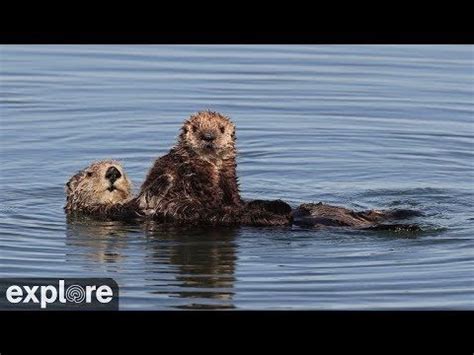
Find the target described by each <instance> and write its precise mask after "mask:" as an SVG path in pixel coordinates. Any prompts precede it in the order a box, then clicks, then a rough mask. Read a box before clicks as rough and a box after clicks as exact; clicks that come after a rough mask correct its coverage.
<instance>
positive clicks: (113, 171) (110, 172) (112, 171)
mask: <svg viewBox="0 0 474 355" xmlns="http://www.w3.org/2000/svg"><path fill="white" fill-rule="evenodd" d="M121 176H122V174H120V171H119V170H118V169H117V168H116V167H115V166H111V167H110V168H108V169H107V172H106V173H105V178H106V179H108V180H110V182H111V183H112V184H113V183H114V182H115V181H116V180H118V179H120V177H121Z"/></svg>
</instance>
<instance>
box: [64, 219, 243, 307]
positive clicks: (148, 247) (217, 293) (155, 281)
mask: <svg viewBox="0 0 474 355" xmlns="http://www.w3.org/2000/svg"><path fill="white" fill-rule="evenodd" d="M237 233H238V228H230V227H219V228H211V227H208V228H205V227H182V226H179V227H177V226H171V225H160V224H157V223H154V222H146V223H141V224H138V225H130V224H126V223H123V222H117V221H94V220H91V219H88V218H71V217H68V218H67V229H66V236H67V238H66V243H67V245H68V246H69V247H70V250H72V251H73V252H71V253H68V254H67V261H68V262H70V263H75V262H78V259H80V260H79V263H80V264H82V265H88V267H90V269H91V270H97V268H98V267H104V268H105V269H106V271H107V272H117V271H120V270H122V271H123V270H124V269H128V268H130V266H129V265H128V264H127V260H126V257H127V256H126V255H127V252H126V251H125V249H127V247H128V246H129V245H128V244H134V245H136V246H138V249H139V250H137V249H135V252H136V253H138V254H140V255H142V256H143V258H144V260H145V262H144V263H143V265H140V266H138V265H134V266H133V267H138V269H139V270H141V272H142V274H143V278H142V280H143V281H138V279H137V282H142V284H141V285H140V287H145V288H146V289H147V292H148V293H149V294H151V295H152V298H155V299H156V301H158V302H159V301H160V299H162V298H161V297H163V296H167V297H169V298H174V299H175V301H174V302H173V303H174V305H173V306H174V307H175V308H178V309H231V308H234V302H233V296H234V282H235V267H236V261H237V244H236V242H235V237H236V234H237ZM139 234H141V235H143V234H145V236H146V238H139V237H138V235H139ZM132 239H133V241H132ZM84 259H85V260H84ZM84 261H86V262H85V263H84ZM91 261H92V263H91ZM176 299H180V300H179V301H178V302H176Z"/></svg>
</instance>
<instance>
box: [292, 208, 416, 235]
mask: <svg viewBox="0 0 474 355" xmlns="http://www.w3.org/2000/svg"><path fill="white" fill-rule="evenodd" d="M421 215H422V214H421V213H420V212H417V211H413V210H405V209H393V210H367V211H359V212H356V211H353V210H350V209H347V208H344V207H339V206H332V205H327V204H323V203H322V202H319V203H304V204H302V205H300V206H299V207H298V208H296V209H295V210H294V211H293V223H294V224H297V225H303V226H313V227H350V228H358V229H376V230H384V229H387V230H391V229H397V228H398V229H406V230H415V229H417V226H415V225H410V224H384V222H387V221H392V220H397V219H405V218H411V217H415V216H421Z"/></svg>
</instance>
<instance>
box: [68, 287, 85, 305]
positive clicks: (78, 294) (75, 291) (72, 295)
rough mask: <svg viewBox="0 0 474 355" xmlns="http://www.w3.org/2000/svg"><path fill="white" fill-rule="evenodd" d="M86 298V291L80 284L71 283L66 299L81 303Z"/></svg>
mask: <svg viewBox="0 0 474 355" xmlns="http://www.w3.org/2000/svg"><path fill="white" fill-rule="evenodd" d="M85 298H86V292H85V291H84V289H83V288H82V286H79V285H71V286H69V287H68V288H67V290H66V300H68V301H69V302H73V303H81V302H83V301H84V300H85Z"/></svg>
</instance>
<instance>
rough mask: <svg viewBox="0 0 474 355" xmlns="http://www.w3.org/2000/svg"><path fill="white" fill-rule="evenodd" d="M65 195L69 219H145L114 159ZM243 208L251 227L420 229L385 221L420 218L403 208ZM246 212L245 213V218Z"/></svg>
mask: <svg viewBox="0 0 474 355" xmlns="http://www.w3.org/2000/svg"><path fill="white" fill-rule="evenodd" d="M66 194H67V197H66V200H67V203H66V206H65V210H66V212H67V213H68V216H69V217H71V216H75V215H78V214H80V215H88V216H91V217H93V218H96V219H107V220H119V221H120V220H121V221H127V220H132V219H138V218H142V217H144V215H143V214H142V213H140V212H141V209H140V207H139V202H138V198H132V193H131V182H130V180H129V179H128V177H127V175H126V174H125V171H124V169H123V167H122V166H121V165H120V164H119V163H118V162H116V161H113V160H104V161H99V162H95V163H93V164H91V165H90V166H88V167H87V168H85V169H83V170H81V171H79V172H78V173H77V174H75V175H74V176H73V177H71V179H70V180H69V182H68V183H67V184H66ZM244 205H245V212H242V213H241V214H240V215H238V217H239V218H240V220H243V222H241V224H246V223H247V224H253V225H274V224H277V223H275V222H274V218H275V217H274V214H276V215H279V216H282V217H284V216H288V215H291V217H290V218H291V219H292V223H293V224H295V225H300V226H311V227H318V228H321V227H349V228H356V229H370V230H395V231H396V230H403V231H418V230H420V228H419V227H418V226H417V225H412V224H385V222H387V221H392V220H397V219H406V218H410V217H414V216H420V215H422V214H421V213H420V212H417V211H413V210H403V209H398V210H397V209H392V210H367V211H359V212H356V211H353V210H350V209H347V208H344V207H340V206H332V205H327V204H323V203H321V202H320V203H316V204H315V203H304V204H302V205H300V206H299V207H297V208H296V209H295V210H294V211H292V210H291V207H290V206H289V205H288V204H287V203H285V202H283V201H281V200H276V201H266V200H254V201H250V202H247V203H245V204H244ZM269 211H270V212H269ZM245 213H248V214H247V217H245ZM230 218H233V220H231V221H232V222H233V223H234V224H237V223H236V221H238V219H237V218H236V217H235V216H232V215H231V216H230V217H229V219H230ZM265 218H267V219H268V220H269V222H267V219H265ZM285 221H286V220H285ZM229 223H230V222H229ZM204 224H205V223H204ZM224 224H225V223H224Z"/></svg>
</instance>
